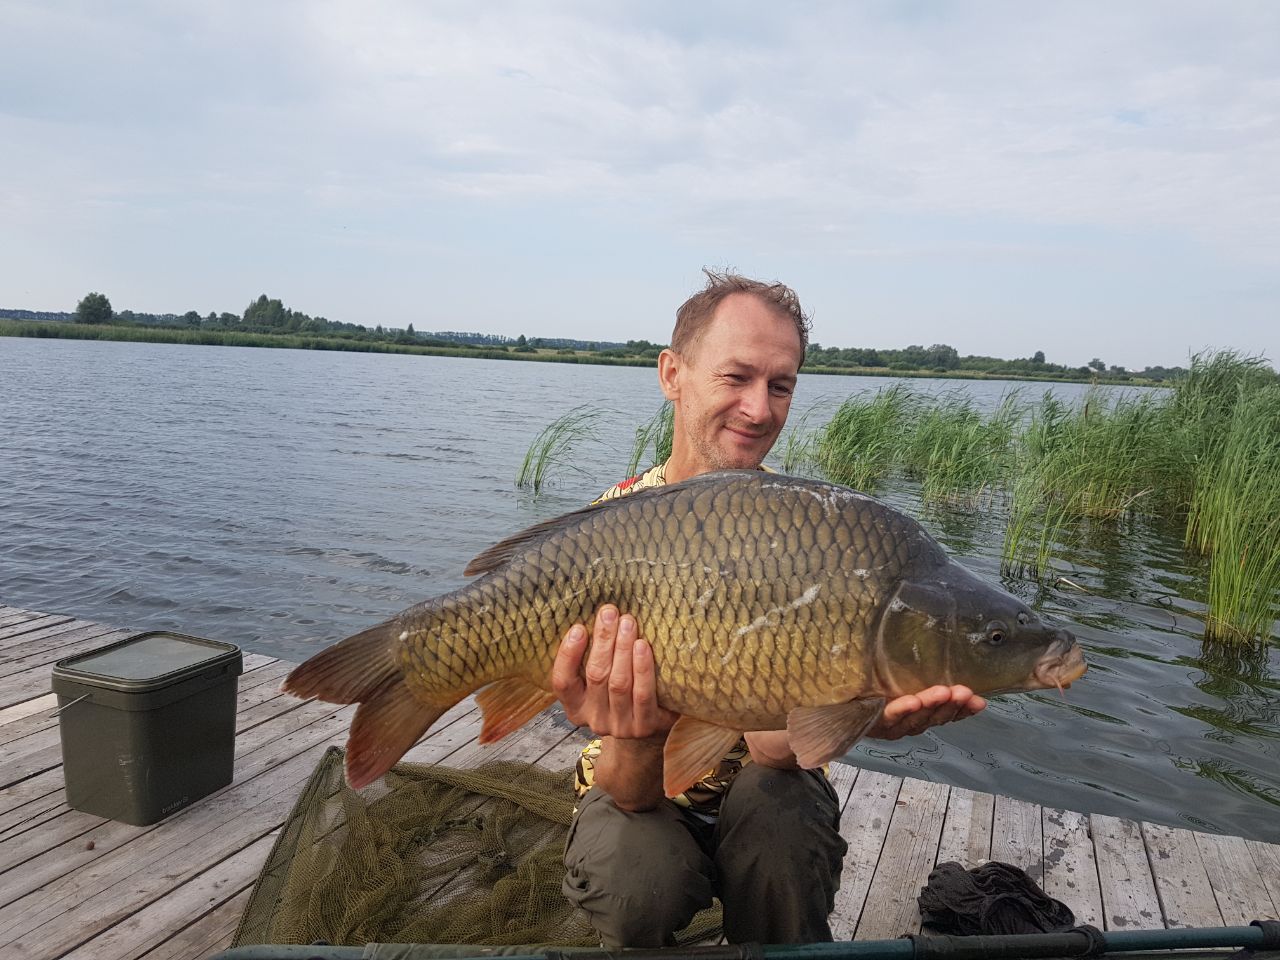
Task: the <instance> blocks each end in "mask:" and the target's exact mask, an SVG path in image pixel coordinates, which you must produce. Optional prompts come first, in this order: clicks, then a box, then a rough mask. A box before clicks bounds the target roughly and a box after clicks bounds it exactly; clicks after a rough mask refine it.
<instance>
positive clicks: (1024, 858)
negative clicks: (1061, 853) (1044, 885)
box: [991, 796, 1044, 883]
mask: <svg viewBox="0 0 1280 960" xmlns="http://www.w3.org/2000/svg"><path fill="white" fill-rule="evenodd" d="M991 859H992V860H999V861H1000V862H1001V863H1010V864H1013V866H1015V867H1021V868H1022V869H1023V870H1025V871H1027V875H1028V876H1029V877H1031V879H1032V880H1034V881H1035V882H1036V883H1040V882H1041V881H1042V880H1043V879H1044V828H1043V825H1042V815H1041V811H1040V807H1039V805H1038V804H1034V803H1027V802H1026V801H1025V800H1015V799H1013V798H1012V797H999V796H998V797H996V802H995V806H994V807H993V809H992V814H991Z"/></svg>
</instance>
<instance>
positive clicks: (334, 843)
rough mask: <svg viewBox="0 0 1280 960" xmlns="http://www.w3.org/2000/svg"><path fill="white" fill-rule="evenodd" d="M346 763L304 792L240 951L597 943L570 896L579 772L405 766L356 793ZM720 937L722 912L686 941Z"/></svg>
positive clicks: (333, 757)
mask: <svg viewBox="0 0 1280 960" xmlns="http://www.w3.org/2000/svg"><path fill="white" fill-rule="evenodd" d="M342 760H343V751H342V750H340V749H338V748H336V747H333V748H330V749H329V750H328V751H327V752H326V753H325V755H324V757H323V758H322V759H321V761H320V764H319V765H318V766H317V768H316V771H315V773H314V774H313V775H312V777H311V779H310V781H309V782H308V783H307V785H306V786H305V787H304V789H303V791H302V794H301V796H300V797H299V798H298V802H297V803H296V804H295V805H294V809H293V812H292V813H291V814H290V816H289V819H288V820H287V821H286V822H285V824H284V825H283V827H282V829H281V832H280V835H279V837H278V838H277V839H276V843H275V845H274V846H273V848H272V850H271V854H270V856H268V858H267V862H266V864H265V865H264V866H263V868H262V872H261V873H260V874H259V876H258V880H257V883H256V884H255V885H254V888H253V892H252V894H251V895H250V898H249V903H248V904H247V906H246V907H245V912H244V915H243V917H242V918H241V920H240V925H239V928H238V929H237V930H236V935H235V939H234V941H233V945H234V946H242V945H246V944H290V943H293V944H308V943H316V942H319V941H323V942H326V943H330V944H339V945H351V946H358V945H362V944H367V943H441V944H446V943H472V944H490V945H496V944H540V945H555V946H587V945H593V944H598V943H599V937H598V936H597V935H596V934H595V932H594V931H593V930H592V929H591V925H590V923H589V922H588V920H587V918H586V915H585V914H583V913H582V912H581V911H579V910H576V909H575V908H574V907H573V906H572V905H571V904H570V903H569V902H568V901H567V900H566V899H565V898H564V895H563V894H562V893H561V890H560V885H561V881H562V880H563V878H564V862H563V852H564V841H565V836H566V834H567V832H568V827H569V822H570V818H571V817H572V814H573V789H572V776H573V774H572V771H570V770H563V771H558V772H557V771H551V770H547V769H545V768H543V767H539V766H536V765H532V764H527V763H515V762H509V761H506V762H496V763H490V764H486V765H484V766H480V767H476V768H474V769H457V768H453V767H446V766H440V765H436V764H413V763H401V764H398V765H397V766H396V767H395V768H394V769H393V770H392V771H391V772H390V773H388V774H387V775H386V776H385V777H383V778H382V779H381V780H379V781H378V782H377V783H375V784H373V785H371V786H369V787H367V788H365V789H364V790H362V791H360V792H356V791H354V790H351V789H350V788H349V787H347V785H346V782H345V780H344V779H343V775H342ZM719 924H720V916H719V908H718V907H713V908H711V909H708V910H705V911H703V912H702V913H700V914H699V915H698V916H697V917H695V918H694V921H693V923H691V924H690V926H689V928H688V929H687V930H685V931H683V932H682V933H681V935H680V936H679V938H678V939H679V941H680V942H681V943H683V944H689V943H697V942H707V941H709V940H714V939H716V938H717V937H718V935H719Z"/></svg>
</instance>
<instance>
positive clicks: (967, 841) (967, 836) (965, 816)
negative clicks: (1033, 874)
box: [937, 787, 996, 870]
mask: <svg viewBox="0 0 1280 960" xmlns="http://www.w3.org/2000/svg"><path fill="white" fill-rule="evenodd" d="M995 802H996V798H995V796H994V795H993V794H990V793H978V792H976V791H973V790H966V789H965V788H964V787H952V788H951V794H950V796H949V797H948V798H947V819H946V821H945V822H944V823H943V825H942V838H941V840H940V841H939V843H938V859H937V862H938V863H947V862H948V861H953V862H955V863H958V864H960V865H961V866H962V867H964V868H965V869H966V870H972V869H973V868H974V867H976V866H978V865H979V864H981V863H983V862H985V861H987V860H990V859H991V823H992V817H993V814H994V810H995Z"/></svg>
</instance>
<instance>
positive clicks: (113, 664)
mask: <svg viewBox="0 0 1280 960" xmlns="http://www.w3.org/2000/svg"><path fill="white" fill-rule="evenodd" d="M240 659H241V658H240V648H239V647H237V646H236V645H235V644H234V643H222V642H220V641H217V640H204V639H202V638H200V637H188V636H184V635H182V634H179V633H164V632H152V633H140V634H138V635H136V636H132V637H127V638H126V639H124V640H121V641H119V642H117V643H112V644H109V645H107V646H105V647H99V648H98V649H97V650H91V651H90V652H88V653H82V654H79V655H78V656H74V657H67V658H65V659H63V660H59V661H58V662H57V663H56V664H55V665H54V668H53V676H54V679H64V680H74V681H76V682H77V683H83V684H88V685H90V686H99V687H106V688H109V689H112V690H125V691H129V692H138V691H144V690H154V689H158V688H160V687H166V686H169V685H170V684H174V683H180V682H181V681H183V680H186V679H187V678H188V677H193V676H197V675H199V674H201V673H204V672H205V671H207V670H209V669H211V668H213V667H216V666H221V665H222V664H223V663H224V662H226V661H230V660H234V661H236V664H237V666H238V664H239V662H240ZM235 672H236V673H239V672H240V671H239V669H237V670H236V671H235Z"/></svg>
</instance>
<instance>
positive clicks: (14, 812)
mask: <svg viewBox="0 0 1280 960" xmlns="http://www.w3.org/2000/svg"><path fill="white" fill-rule="evenodd" d="M55 791H56V792H57V793H59V794H60V793H62V771H61V770H60V769H59V770H53V771H50V772H48V773H42V774H39V775H37V776H34V777H31V778H30V779H28V780H23V781H22V782H21V783H15V784H14V785H13V786H11V787H5V788H3V789H0V834H2V833H3V832H4V831H5V830H8V829H9V828H11V827H12V826H13V824H14V823H15V822H18V820H21V819H22V815H21V813H20V812H19V811H20V810H21V808H22V807H24V806H26V805H27V804H29V803H31V802H33V801H35V800H38V799H39V798H40V797H43V796H47V795H48V794H50V793H53V792H55ZM15 816H16V817H17V820H15V819H14V817H15Z"/></svg>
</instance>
